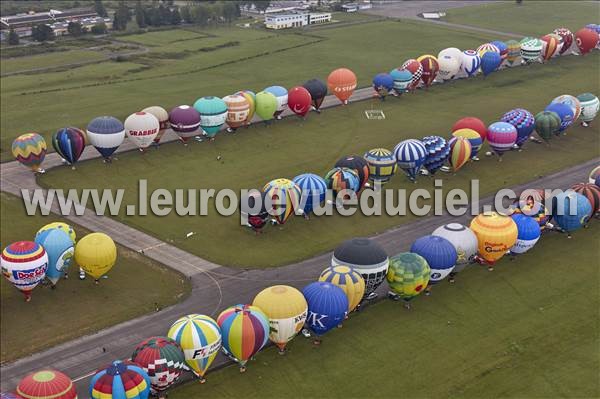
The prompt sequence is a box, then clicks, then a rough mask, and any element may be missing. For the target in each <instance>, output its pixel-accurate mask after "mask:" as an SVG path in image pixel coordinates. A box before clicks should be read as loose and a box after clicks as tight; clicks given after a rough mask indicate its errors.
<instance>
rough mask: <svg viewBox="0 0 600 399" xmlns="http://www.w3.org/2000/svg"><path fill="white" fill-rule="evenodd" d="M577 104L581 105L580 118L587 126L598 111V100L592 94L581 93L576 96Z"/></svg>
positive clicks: (599, 107)
mask: <svg viewBox="0 0 600 399" xmlns="http://www.w3.org/2000/svg"><path fill="white" fill-rule="evenodd" d="M577 99H578V100H579V103H580V104H581V115H580V118H581V120H582V122H583V123H584V126H587V124H589V123H590V122H591V121H593V120H594V118H595V117H596V115H597V114H598V111H599V110H600V100H598V97H596V96H595V95H593V94H592V93H583V94H580V95H578V96H577Z"/></svg>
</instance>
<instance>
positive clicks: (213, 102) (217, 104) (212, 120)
mask: <svg viewBox="0 0 600 399" xmlns="http://www.w3.org/2000/svg"><path fill="white" fill-rule="evenodd" d="M194 109H195V110H196V111H198V113H199V114H200V127H201V128H202V131H203V132H204V134H205V135H206V136H207V137H210V138H213V137H215V136H216V135H217V133H219V130H220V129H221V126H223V124H224V123H225V121H226V120H227V114H228V111H227V104H226V103H225V101H223V100H221V99H220V98H219V97H214V96H207V97H202V98H199V99H198V100H196V102H195V103H194Z"/></svg>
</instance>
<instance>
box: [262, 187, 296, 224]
mask: <svg viewBox="0 0 600 399" xmlns="http://www.w3.org/2000/svg"><path fill="white" fill-rule="evenodd" d="M262 191H263V192H264V193H265V194H266V196H267V205H271V206H267V210H268V211H269V214H270V215H271V216H272V217H273V218H274V219H275V220H276V221H277V223H279V224H284V223H285V222H286V220H287V219H288V218H289V217H290V215H291V214H293V213H294V210H296V209H298V207H299V205H300V198H301V196H302V192H301V191H300V187H298V185H297V184H296V183H294V182H293V181H291V180H288V179H281V178H280V179H275V180H271V181H270V182H269V183H267V184H265V186H264V187H263V190H262ZM269 200H270V202H271V204H268V202H269Z"/></svg>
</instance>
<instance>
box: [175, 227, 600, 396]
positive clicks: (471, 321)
mask: <svg viewBox="0 0 600 399" xmlns="http://www.w3.org/2000/svg"><path fill="white" fill-rule="evenodd" d="M599 234H600V224H599V223H597V222H596V221H594V222H592V223H591V226H590V228H589V229H588V230H584V231H581V232H580V233H579V234H577V237H576V238H573V239H570V240H569V239H567V238H566V237H565V236H564V235H560V234H557V233H549V234H546V235H544V236H542V238H541V239H540V241H539V242H538V243H537V245H536V247H534V248H533V249H532V250H531V251H530V252H529V253H527V254H524V255H521V256H519V257H517V258H515V260H514V261H512V262H511V261H510V260H508V259H507V258H506V257H505V258H504V259H503V260H501V262H500V263H499V266H498V267H497V268H496V269H495V271H494V272H493V273H489V272H487V271H486V270H485V268H484V267H480V266H472V267H471V268H470V269H466V270H465V271H464V272H463V273H462V274H460V277H459V278H458V279H457V281H456V283H455V284H454V285H450V284H448V283H442V284H439V285H436V286H435V287H434V289H433V290H432V291H433V293H432V295H431V296H430V297H423V296H421V297H419V298H416V299H415V300H414V301H413V307H412V310H410V311H407V310H406V309H404V308H403V306H402V304H401V303H398V302H393V301H389V300H382V301H381V302H378V303H376V304H374V305H373V306H369V307H368V308H366V309H365V310H364V311H361V312H359V313H356V314H353V315H352V316H351V318H350V319H349V320H348V321H347V322H345V323H344V327H343V328H341V329H334V330H333V331H331V332H329V333H328V334H327V335H326V336H325V337H324V339H323V343H322V344H321V346H320V347H314V346H313V345H312V343H311V341H310V340H307V339H304V338H302V337H296V338H295V340H294V341H292V343H291V344H290V345H289V346H290V351H289V353H287V355H286V356H280V355H278V354H277V351H276V350H275V349H274V348H273V347H270V348H268V349H266V350H264V352H262V353H259V354H258V355H257V356H256V360H255V361H253V362H250V363H249V364H248V371H247V372H246V373H245V374H242V375H240V373H239V371H238V369H237V368H236V367H234V366H232V367H227V368H226V369H224V370H219V371H216V372H214V373H210V374H209V375H208V382H207V384H205V385H199V384H198V383H197V382H192V383H189V384H187V385H184V386H182V387H181V388H178V389H176V390H174V391H173V392H171V393H170V394H169V397H170V398H173V399H175V398H191V397H193V398H201V397H207V398H225V397H230V398H238V397H251V398H254V397H256V398H258V397H261V398H264V397H267V398H281V397H350V398H367V397H368V398H390V397H399V396H402V397H413V398H417V397H418V398H426V397H430V398H432V397H435V398H441V397H461V398H498V397H504V398H508V397H519V398H534V397H538V398H558V397H573V398H575V397H577V398H592V397H598V396H599V395H600V383H599V380H598V375H600V358H599V357H598V341H599V339H600V321H599V319H598V317H597V315H598V309H599V307H600V291H599V286H598V279H599V278H600V268H599V267H598V266H599V265H598V257H597V252H596V253H595V252H594V251H593V250H591V248H594V247H597V246H598V235H599ZM315 277H316V276H315Z"/></svg>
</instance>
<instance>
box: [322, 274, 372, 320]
mask: <svg viewBox="0 0 600 399" xmlns="http://www.w3.org/2000/svg"><path fill="white" fill-rule="evenodd" d="M319 281H323V282H326V283H331V284H333V285H335V286H337V287H340V288H341V289H342V291H344V294H346V297H347V298H348V312H352V311H353V310H354V309H355V308H356V307H357V306H358V304H359V303H360V301H361V300H362V298H363V296H364V295H365V280H364V279H363V278H362V276H361V275H360V274H359V273H358V272H357V271H356V270H354V269H353V268H352V267H350V266H329V267H328V268H327V269H325V270H323V272H321V275H320V276H319Z"/></svg>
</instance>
